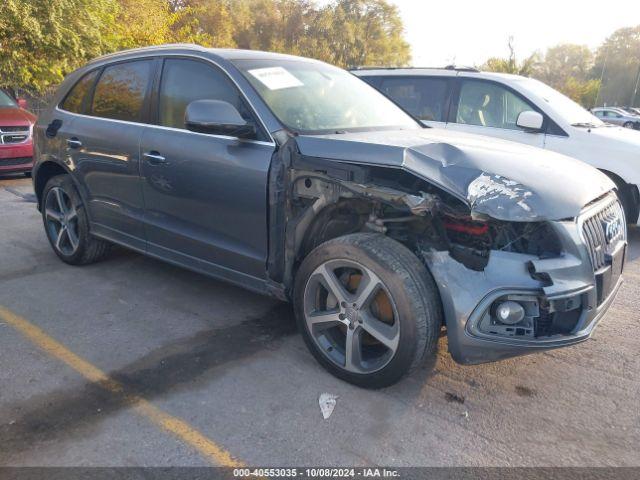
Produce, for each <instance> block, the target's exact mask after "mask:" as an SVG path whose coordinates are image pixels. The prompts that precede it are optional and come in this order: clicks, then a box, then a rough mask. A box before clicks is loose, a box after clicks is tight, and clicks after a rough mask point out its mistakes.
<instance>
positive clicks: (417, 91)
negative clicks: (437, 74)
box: [380, 77, 447, 122]
mask: <svg viewBox="0 0 640 480" xmlns="http://www.w3.org/2000/svg"><path fill="white" fill-rule="evenodd" d="M380 90H381V91H382V92H383V93H384V94H385V95H387V96H388V97H389V98H391V99H392V100H393V101H394V102H396V103H397V104H398V105H400V106H401V107H402V108H404V109H405V110H406V111H408V112H410V113H411V114H412V115H414V116H415V117H417V118H419V119H420V120H433V121H437V122H445V121H446V117H447V112H446V111H445V110H446V103H447V80H445V79H443V78H428V77H397V78H385V79H383V80H382V83H381V85H380Z"/></svg>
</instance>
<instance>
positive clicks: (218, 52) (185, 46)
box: [91, 43, 318, 63]
mask: <svg viewBox="0 0 640 480" xmlns="http://www.w3.org/2000/svg"><path fill="white" fill-rule="evenodd" d="M188 51H192V52H198V53H208V54H211V55H213V56H217V57H219V58H223V59H225V60H241V59H243V60H245V59H246V60H276V59H280V60H302V61H318V60H313V59H310V58H305V57H297V56H294V55H286V54H283V53H276V52H263V51H259V50H242V49H235V48H206V47H203V46H202V45H196V44H194V43H171V44H164V45H153V46H149V47H142V48H133V49H129V50H121V51H119V52H114V53H109V54H107V55H102V56H101V57H97V58H95V59H93V60H92V61H91V63H94V62H102V61H105V60H115V59H118V58H120V57H129V56H135V55H139V54H145V53H152V54H162V53H170V52H188Z"/></svg>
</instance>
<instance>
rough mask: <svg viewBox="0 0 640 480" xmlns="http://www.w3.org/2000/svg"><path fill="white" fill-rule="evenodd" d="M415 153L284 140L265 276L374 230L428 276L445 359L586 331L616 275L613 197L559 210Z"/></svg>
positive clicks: (622, 237)
mask: <svg viewBox="0 0 640 480" xmlns="http://www.w3.org/2000/svg"><path fill="white" fill-rule="evenodd" d="M439 148H441V147H439ZM426 150H427V149H422V150H421V155H413V156H411V155H409V156H407V155H406V152H405V155H404V161H403V162H402V164H401V165H400V166H399V168H397V167H394V166H388V165H384V166H383V165H379V164H375V163H374V164H369V165H363V164H360V163H347V162H341V161H336V159H332V158H322V157H317V156H309V155H305V154H304V152H301V150H300V148H299V145H298V142H297V140H296V139H295V138H293V137H292V138H290V139H289V140H288V141H287V142H286V144H284V145H283V148H282V149H281V154H280V157H279V160H280V163H275V166H272V168H273V171H272V181H271V183H270V195H271V205H272V215H271V218H272V220H273V221H272V234H273V235H272V237H271V240H272V242H274V243H272V245H276V243H275V242H282V245H283V246H284V248H283V249H282V250H280V252H281V254H280V255H270V263H269V269H270V271H269V275H270V277H271V278H272V280H274V281H275V282H278V283H280V282H281V283H282V284H284V285H285V286H287V285H291V284H292V278H293V276H294V273H295V269H296V266H297V265H298V264H299V263H300V262H301V260H302V259H303V258H304V257H305V256H306V254H308V253H309V252H310V251H311V250H313V248H315V247H316V246H318V245H320V244H321V243H323V242H325V241H327V240H329V239H331V238H335V237H337V236H341V235H346V234H349V233H356V232H376V233H380V234H384V235H387V236H389V237H391V238H393V239H394V240H397V241H398V242H400V243H402V244H403V245H405V246H406V247H407V248H409V249H410V250H411V251H412V252H414V254H415V255H416V261H421V262H423V263H424V264H425V265H426V267H427V268H428V270H429V271H430V273H431V274H432V276H433V277H434V280H435V281H436V284H437V286H438V289H439V292H440V296H441V300H442V308H443V313H444V318H445V321H446V329H447V335H448V338H449V350H450V352H451V354H452V356H453V357H454V359H455V360H456V361H458V362H461V363H481V362H486V361H492V360H497V359H501V358H507V357H510V356H514V355H521V354H524V353H528V352H533V351H539V350H540V349H546V348H555V347H560V346H563V345H568V344H572V343H576V342H579V341H582V340H585V339H586V338H588V337H589V335H590V334H591V332H592V331H593V329H594V328H595V325H596V324H597V321H598V320H599V318H600V317H601V316H602V314H603V313H604V311H605V310H606V309H607V308H608V306H609V305H610V303H611V301H612V299H613V297H614V296H615V293H616V292H617V289H618V288H619V285H620V283H621V275H620V274H621V271H622V265H623V262H624V256H625V250H626V230H625V228H626V226H625V222H624V216H623V213H622V209H621V208H620V205H619V203H618V201H617V199H616V197H615V195H614V194H613V193H610V192H609V193H605V194H604V195H601V196H600V197H599V198H598V199H597V200H596V201H592V202H590V203H588V205H587V206H586V207H585V208H583V209H581V210H579V211H578V212H576V213H577V214H574V215H570V216H569V217H567V218H558V217H557V216H555V217H554V216H553V215H551V214H550V213H549V212H550V211H551V210H550V209H551V207H550V203H549V199H548V198H545V197H544V196H542V195H541V194H540V193H538V192H537V191H535V190H532V189H530V188H527V187H525V186H524V185H523V184H522V183H521V182H518V181H515V180H511V179H509V178H506V177H505V176H502V175H499V174H495V173H488V172H485V171H480V172H479V171H478V170H474V169H472V168H470V165H469V164H468V162H467V163H466V164H465V162H462V161H453V162H451V161H450V160H448V161H444V160H443V159H442V158H441V159H438V158H431V159H430V160H431V161H432V162H435V164H438V163H439V167H438V171H437V174H433V171H432V172H431V173H432V176H431V178H430V177H428V176H427V175H426V174H425V173H424V171H423V173H422V174H418V173H417V170H418V169H417V168H416V164H417V163H422V164H423V165H424V164H425V156H424V152H425V151H426ZM445 153H446V152H445ZM449 153H451V152H449ZM457 154H458V155H459V152H457ZM434 157H435V156H434ZM450 158H454V159H455V156H453V157H450ZM433 164H434V163H432V165H433ZM426 171H427V172H428V169H426ZM454 178H455V179H456V181H455V182H454V181H453V180H452V179H454ZM460 179H463V180H460ZM461 192H464V195H462V194H461ZM282 204H284V205H285V208H284V209H276V208H275V207H276V206H277V205H282ZM557 211H558V212H559V214H560V215H565V214H566V213H567V212H569V211H570V209H568V208H566V206H565V208H561V207H559V208H558V209H557ZM276 212H277V213H276ZM277 214H279V215H280V218H277V217H276V215H277ZM594 219H595V220H594ZM278 225H283V226H284V229H283V230H280V229H278V228H277V226H278ZM281 231H284V232H285V233H284V236H283V238H279V237H278V232H281Z"/></svg>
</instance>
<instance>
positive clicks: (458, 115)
mask: <svg viewBox="0 0 640 480" xmlns="http://www.w3.org/2000/svg"><path fill="white" fill-rule="evenodd" d="M460 81H461V84H460V91H459V94H458V95H457V101H456V102H455V105H454V109H453V115H452V116H453V118H452V119H451V121H450V122H449V123H448V124H447V129H450V130H455V131H459V132H466V133H474V134H477V135H487V136H490V137H496V138H501V139H503V140H510V141H513V142H518V143H525V144H527V145H532V146H534V147H539V148H543V147H544V137H545V134H544V133H543V132H535V133H532V132H528V131H525V130H523V129H522V128H520V127H518V126H517V125H516V121H517V120H518V115H519V114H520V113H522V112H524V111H531V110H533V111H538V110H537V109H536V108H535V107H534V106H533V105H532V104H531V103H529V102H528V101H527V100H526V99H524V98H523V97H521V96H520V95H519V94H516V93H515V92H513V91H512V90H510V89H508V88H506V87H504V86H503V85H500V84H499V83H496V82H489V81H486V80H477V79H469V78H461V79H460Z"/></svg>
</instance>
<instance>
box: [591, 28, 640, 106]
mask: <svg viewBox="0 0 640 480" xmlns="http://www.w3.org/2000/svg"><path fill="white" fill-rule="evenodd" d="M639 75H640V25H638V26H637V27H631V28H621V29H619V30H616V31H615V32H613V34H612V35H611V36H610V37H609V38H607V39H606V40H605V42H604V43H603V44H602V46H601V47H600V48H598V50H597V52H596V60H595V65H594V67H593V70H592V73H591V76H592V78H600V77H602V90H601V91H600V95H599V99H598V103H599V104H607V105H629V104H631V103H633V105H635V106H640V91H636V87H637V85H638V78H639Z"/></svg>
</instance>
